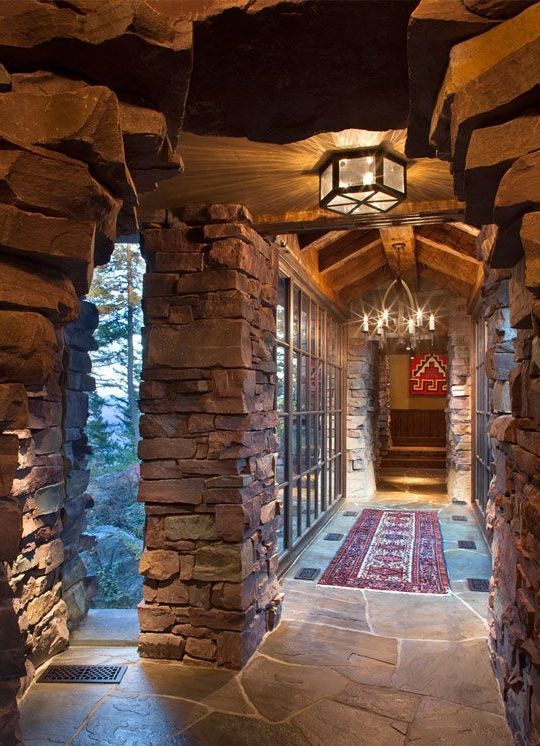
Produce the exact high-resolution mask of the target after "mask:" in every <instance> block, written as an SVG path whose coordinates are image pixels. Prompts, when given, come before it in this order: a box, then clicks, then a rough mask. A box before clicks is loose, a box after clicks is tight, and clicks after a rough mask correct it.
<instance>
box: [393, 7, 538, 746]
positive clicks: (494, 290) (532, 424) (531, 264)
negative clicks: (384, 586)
mask: <svg viewBox="0 0 540 746" xmlns="http://www.w3.org/2000/svg"><path fill="white" fill-rule="evenodd" d="M460 6H461V7H460ZM441 20H445V23H444V24H441ZM450 20H451V23H449V21H450ZM539 29H540V4H538V3H537V2H532V0H531V2H528V1H527V0H526V1H525V2H515V1H512V0H509V1H508V2H506V1H503V2H500V1H499V0H463V2H462V3H461V4H460V3H455V2H451V1H450V0H448V2H447V1H446V0H441V1H440V2H438V3H433V2H430V1H429V0H424V1H423V2H421V3H420V4H419V6H418V7H417V8H416V10H415V11H414V13H413V17H412V19H411V24H410V26H409V53H410V55H411V57H410V75H411V91H412V94H413V95H412V98H413V100H412V103H413V108H416V109H417V110H420V109H421V111H422V116H418V111H417V113H416V114H414V112H413V115H412V117H411V118H410V122H409V131H408V136H407V153H408V155H410V156H412V157H421V156H423V155H429V153H430V152H431V153H435V152H437V153H438V154H440V155H441V156H442V157H445V158H448V160H450V161H451V171H452V174H453V178H454V189H455V193H456V195H457V197H459V198H461V199H463V200H464V202H465V219H466V220H467V221H468V222H470V223H472V224H473V225H476V226H478V227H482V230H481V233H480V236H479V241H478V250H479V257H480V258H482V259H483V260H484V261H485V263H486V270H487V271H486V281H485V283H484V288H483V308H482V309H481V310H480V312H481V313H483V314H484V315H485V318H486V319H487V320H488V349H487V354H486V373H487V376H488V378H489V381H490V384H491V386H492V405H493V407H492V408H493V414H494V415H496V416H495V417H494V419H493V422H492V425H491V436H492V444H493V446H494V463H493V474H494V478H493V479H492V483H491V489H490V501H489V507H488V515H487V528H488V531H489V532H490V534H491V537H492V550H493V579H492V593H491V597H490V648H491V653H492V659H493V663H494V666H495V671H496V673H497V676H498V678H499V682H500V685H501V691H502V693H503V697H504V700H505V704H506V711H507V716H508V720H509V723H510V726H511V728H512V730H513V732H514V734H515V738H516V743H519V744H533V743H535V744H536V743H538V742H539V739H540V642H539V630H540V606H539V603H538V600H539V598H540V531H539V525H540V511H539V508H538V506H539V504H540V309H539V304H540V263H539V259H538V258H539V256H540V190H539V186H540V118H539V116H538V59H539V56H540V32H539ZM458 42H460V43H458ZM420 50H421V55H422V57H423V58H425V57H429V58H430V60H432V64H431V65H430V66H429V67H426V66H425V65H424V64H423V63H422V62H420V57H418V56H417V55H418V52H420ZM445 73H446V74H445ZM428 78H429V79H428ZM441 81H442V84H441ZM420 91H421V95H419V92H420Z"/></svg>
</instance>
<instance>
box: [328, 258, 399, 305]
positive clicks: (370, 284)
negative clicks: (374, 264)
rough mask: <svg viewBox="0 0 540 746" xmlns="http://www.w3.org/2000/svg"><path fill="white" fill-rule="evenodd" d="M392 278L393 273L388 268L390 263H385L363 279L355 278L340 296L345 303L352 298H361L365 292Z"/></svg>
mask: <svg viewBox="0 0 540 746" xmlns="http://www.w3.org/2000/svg"><path fill="white" fill-rule="evenodd" d="M391 278H392V273H391V271H390V269H389V268H388V265H387V264H385V265H384V267H380V268H379V269H376V270H375V271H374V272H371V273H370V274H368V275H365V277H363V278H362V279H360V280H355V281H354V282H351V283H349V284H348V285H345V286H344V287H343V288H341V290H340V291H339V296H340V298H341V300H342V302H343V303H349V302H350V301H351V300H355V299H357V298H359V297H360V296H361V295H363V294H364V293H367V292H369V291H371V290H376V289H377V288H378V287H380V286H381V285H384V283H385V282H388V280H390V279H391Z"/></svg>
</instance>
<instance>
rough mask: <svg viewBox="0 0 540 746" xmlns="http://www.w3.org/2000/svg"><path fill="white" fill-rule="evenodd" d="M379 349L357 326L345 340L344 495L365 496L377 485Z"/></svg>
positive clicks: (371, 492) (368, 497) (363, 497)
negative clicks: (345, 447) (345, 465)
mask: <svg viewBox="0 0 540 746" xmlns="http://www.w3.org/2000/svg"><path fill="white" fill-rule="evenodd" d="M378 430H379V349H378V346H377V343H376V342H372V341H370V340H369V339H368V338H367V336H366V335H365V334H364V333H363V332H362V331H361V330H360V329H359V328H354V329H352V330H351V329H350V328H349V336H348V344H347V495H348V497H360V498H362V499H365V500H369V499H370V498H371V497H372V496H373V494H374V493H375V490H376V488H377V484H376V472H377V462H378V458H379V454H378V434H379V433H378Z"/></svg>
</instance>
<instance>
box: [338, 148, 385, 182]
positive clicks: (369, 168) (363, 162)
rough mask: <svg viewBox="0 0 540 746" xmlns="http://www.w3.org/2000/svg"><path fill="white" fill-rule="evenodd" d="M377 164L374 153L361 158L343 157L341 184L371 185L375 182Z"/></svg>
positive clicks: (340, 163)
mask: <svg viewBox="0 0 540 746" xmlns="http://www.w3.org/2000/svg"><path fill="white" fill-rule="evenodd" d="M375 178H376V164H375V157H374V156H372V155H367V156H362V157H360V158H341V159H340V161H339V186H340V187H342V188H343V189H348V188H349V187H353V186H354V187H362V186H369V185H370V184H374V183H375Z"/></svg>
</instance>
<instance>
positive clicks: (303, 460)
mask: <svg viewBox="0 0 540 746" xmlns="http://www.w3.org/2000/svg"><path fill="white" fill-rule="evenodd" d="M298 419H299V422H300V473H302V472H304V471H306V469H307V468H308V458H309V453H308V418H307V416H306V415H303V416H302V417H300V418H298Z"/></svg>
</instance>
